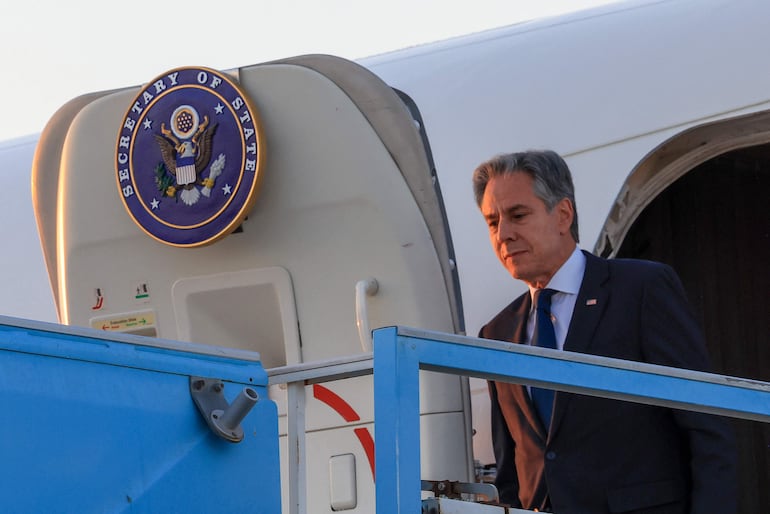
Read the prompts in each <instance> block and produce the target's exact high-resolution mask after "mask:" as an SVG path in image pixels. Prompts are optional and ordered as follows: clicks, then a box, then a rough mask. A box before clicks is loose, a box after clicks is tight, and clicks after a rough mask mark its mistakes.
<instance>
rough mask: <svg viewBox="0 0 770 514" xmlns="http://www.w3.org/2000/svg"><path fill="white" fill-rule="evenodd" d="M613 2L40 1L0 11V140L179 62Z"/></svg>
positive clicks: (370, 41) (356, 50)
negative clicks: (80, 100)
mask: <svg viewBox="0 0 770 514" xmlns="http://www.w3.org/2000/svg"><path fill="white" fill-rule="evenodd" d="M614 1H616V0H473V1H472V2H463V3H453V2H447V1H446V0H425V1H419V0H411V1H405V0H391V1H389V2H376V1H361V0H359V1H353V0H327V1H315V2H312V1H308V0H251V1H231V0H217V1H209V2H203V1H200V0H188V1H185V2H179V1H176V0H172V1H157V0H155V1H148V0H131V1H130V2H128V1H126V2H121V3H117V2H109V1H108V2H95V1H93V0H70V1H63V2H62V1H60V0H43V1H41V2H32V1H29V0H28V1H23V2H4V4H3V7H2V8H1V9H0V12H1V13H2V16H1V17H0V19H1V20H2V21H1V22H0V23H1V24H2V30H0V41H1V42H2V43H0V62H2V66H3V68H2V74H0V77H1V79H0V92H1V93H2V95H0V98H2V102H3V109H2V111H1V112H2V114H0V119H1V120H2V123H0V141H3V140H6V139H11V138H15V137H20V136H24V135H28V134H36V133H39V132H40V131H41V130H42V129H43V127H44V126H45V124H46V123H47V121H48V120H49V119H50V117H51V116H52V115H53V114H54V113H55V112H56V110H57V109H58V108H59V107H61V106H62V105H64V104H65V103H66V102H67V101H69V100H71V99H73V98H75V97H77V96H80V95H82V94H86V93H90V92H96V91H103V90H108V89H113V88H119V87H128V86H135V85H140V84H143V83H145V82H147V81H149V80H151V79H152V78H154V77H155V76H157V75H159V74H161V73H163V72H164V71H166V70H169V69H172V68H176V67H179V66H206V67H211V68H215V69H230V68H236V67H239V66H246V65H251V64H257V63H260V62H265V61H269V60H273V59H278V58H285V57H291V56H296V55H301V54H307V53H327V54H333V55H337V56H340V57H346V58H349V59H358V58H362V57H367V56H371V55H375V54H379V53H384V52H387V51H390V50H397V49H400V48H404V47H408V46H413V45H418V44H423V43H428V42H432V41H438V40H442V39H446V38H449V37H452V36H457V35H463V34H468V33H472V32H479V31H482V30H486V29H491V28H496V27H501V26H504V25H510V24H512V23H517V22H519V21H524V20H528V19H533V18H538V17H543V16H550V15H554V14H559V13H563V12H568V11H575V10H580V9H583V8H588V7H592V6H596V5H601V4H608V3H614Z"/></svg>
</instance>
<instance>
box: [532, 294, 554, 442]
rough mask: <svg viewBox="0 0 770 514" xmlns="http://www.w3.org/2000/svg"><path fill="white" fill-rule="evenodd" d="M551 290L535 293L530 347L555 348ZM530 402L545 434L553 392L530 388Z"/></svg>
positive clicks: (549, 419)
mask: <svg viewBox="0 0 770 514" xmlns="http://www.w3.org/2000/svg"><path fill="white" fill-rule="evenodd" d="M554 293H556V291H554V290H553V289H538V290H537V291H535V308H536V311H535V332H534V333H533V334H532V346H539V347H540V348H554V349H555V348H556V333H555V332H554V330H553V323H551V296H553V295H554ZM531 392H532V401H533V402H534V403H535V408H536V409H537V413H538V414H539V415H540V419H541V421H542V422H543V425H544V426H545V430H546V432H547V431H548V427H550V425H551V411H552V410H553V390H552V389H541V388H539V387H532V388H531Z"/></svg>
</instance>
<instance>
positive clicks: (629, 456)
mask: <svg viewBox="0 0 770 514" xmlns="http://www.w3.org/2000/svg"><path fill="white" fill-rule="evenodd" d="M584 254H585V255H586V270H585V275H584V278H583V282H582V285H581V287H580V291H579V293H578V297H577V301H576V303H575V310H574V313H573V315H572V320H571V322H570V325H569V330H568V332H567V337H566V340H565V343H564V350H565V351H572V352H581V353H590V354H595V355H602V356H607V357H615V358H620V359H627V360H634V361H642V362H649V363H653V364H661V365H665V366H674V367H679V368H688V369H695V370H704V371H706V370H708V369H709V360H708V356H707V353H706V348H705V344H704V341H703V336H702V335H701V331H700V329H699V326H698V323H697V321H696V320H695V318H694V316H693V314H692V312H691V309H690V307H689V304H688V302H687V300H686V298H685V293H684V289H683V287H682V285H681V283H680V281H679V278H678V277H677V275H676V273H675V272H674V271H673V270H672V269H671V268H670V267H668V266H666V265H663V264H660V263H654V262H648V261H639V260H627V259H614V260H606V259H602V258H599V257H596V256H593V255H591V254H588V253H586V252H584ZM589 299H595V300H596V302H589V303H592V304H593V305H587V301H588V300H589ZM530 304H531V300H530V297H529V294H528V293H527V294H524V295H522V296H521V297H519V298H518V299H516V300H515V301H514V302H513V303H511V304H510V305H509V306H507V307H506V308H505V309H503V310H502V311H501V312H500V313H499V314H498V315H497V316H496V317H495V318H494V319H492V320H491V321H490V322H489V323H488V324H487V325H485V326H484V327H483V328H482V329H481V333H480V337H483V338H487V339H497V340H502V341H510V342H513V343H526V339H527V335H526V325H527V316H528V312H529V309H530ZM489 385H490V396H491V400H492V401H491V408H492V439H493V444H494V451H495V458H496V460H497V479H496V485H497V486H498V489H499V492H500V497H501V501H502V502H504V503H509V504H511V505H513V506H517V507H523V508H526V509H533V508H541V509H542V508H543V507H544V506H545V507H549V510H550V511H552V512H555V513H557V514H569V513H579V514H588V513H610V512H635V513H636V512H640V513H641V512H644V513H653V512H654V513H686V512H692V513H720V514H728V513H731V512H734V511H735V509H736V508H737V493H736V489H737V484H736V471H735V452H734V447H733V443H734V441H733V435H732V431H731V427H730V425H729V424H728V423H727V421H726V420H725V419H723V418H720V417H716V416H711V415H707V414H701V413H694V412H688V411H679V410H672V409H667V408H662V407H653V406H648V405H643V404H639V403H631V402H623V401H619V400H609V399H604V398H596V397H590V396H584V395H578V394H570V393H564V392H558V391H557V392H556V395H555V400H554V412H553V420H552V425H551V431H550V433H549V434H548V436H547V438H546V431H545V430H544V428H543V426H542V424H541V422H540V420H539V418H538V416H537V414H536V412H535V410H534V407H533V405H532V402H531V400H530V398H529V394H528V392H527V390H526V387H524V386H521V385H515V384H508V383H503V382H490V383H489ZM546 496H549V499H546ZM548 500H550V504H548V503H546V502H547V501H548Z"/></svg>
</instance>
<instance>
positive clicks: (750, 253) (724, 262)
mask: <svg viewBox="0 0 770 514" xmlns="http://www.w3.org/2000/svg"><path fill="white" fill-rule="evenodd" d="M769 190H770V144H766V145H760V146H753V147H749V148H744V149H739V150H734V151H731V152H728V153H724V154H722V155H719V156H717V157H715V158H712V159H710V160H708V161H706V162H703V163H702V164H700V165H698V166H696V167H695V168H693V169H692V170H690V171H689V172H688V173H686V174H685V175H683V176H682V177H680V178H679V179H677V180H676V181H675V182H673V183H672V184H671V185H670V186H669V187H668V188H667V189H665V190H664V191H663V192H662V193H661V194H660V195H658V196H657V197H656V198H655V199H654V200H653V201H652V202H651V203H650V204H649V205H648V206H647V207H646V208H645V209H644V211H643V212H642V213H641V214H640V215H639V217H638V218H637V219H636V220H635V222H634V224H633V226H632V227H631V229H630V230H629V231H628V233H627V235H626V237H625V239H624V241H623V244H622V245H621V247H620V248H619V251H618V253H617V257H635V258H643V259H652V260H658V261H662V262H665V263H667V264H670V265H672V266H673V267H674V269H675V270H676V271H677V273H679V276H680V277H681V279H682V281H683V283H684V286H685V289H686V290H687V294H688V297H689V299H690V302H691V303H692V305H693V307H694V309H695V312H696V315H697V317H698V319H699V321H700V323H701V326H702V327H703V330H704V333H705V336H706V342H707V345H708V349H709V352H710V354H711V358H712V362H713V365H714V371H715V372H716V373H720V374H725V375H732V376H740V377H747V378H752V379H757V380H763V381H770V345H769V344H768V340H767V337H768V334H769V333H770V316H768V313H769V312H770V301H769V300H768V298H769V296H768V291H770V277H769V276H768V268H767V264H768V263H769V262H770V210H768V208H767V203H766V201H767V194H768V191H769ZM733 423H734V426H735V432H736V436H737V441H738V456H739V477H738V483H739V487H740V488H741V491H740V495H739V497H740V502H741V504H740V506H739V512H740V513H746V514H748V513H755V512H770V489H768V487H767V484H768V483H770V425H768V424H767V423H760V422H753V421H747V420H737V419H736V420H734V421H733Z"/></svg>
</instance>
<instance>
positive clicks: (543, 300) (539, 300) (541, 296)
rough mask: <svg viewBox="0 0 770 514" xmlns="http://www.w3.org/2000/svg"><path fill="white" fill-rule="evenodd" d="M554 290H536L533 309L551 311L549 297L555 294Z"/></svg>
mask: <svg viewBox="0 0 770 514" xmlns="http://www.w3.org/2000/svg"><path fill="white" fill-rule="evenodd" d="M556 292H557V291H556V290H554V289H538V290H537V291H535V308H537V309H545V310H546V311H549V312H550V310H551V297H552V296H553V295H554V294H556Z"/></svg>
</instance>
